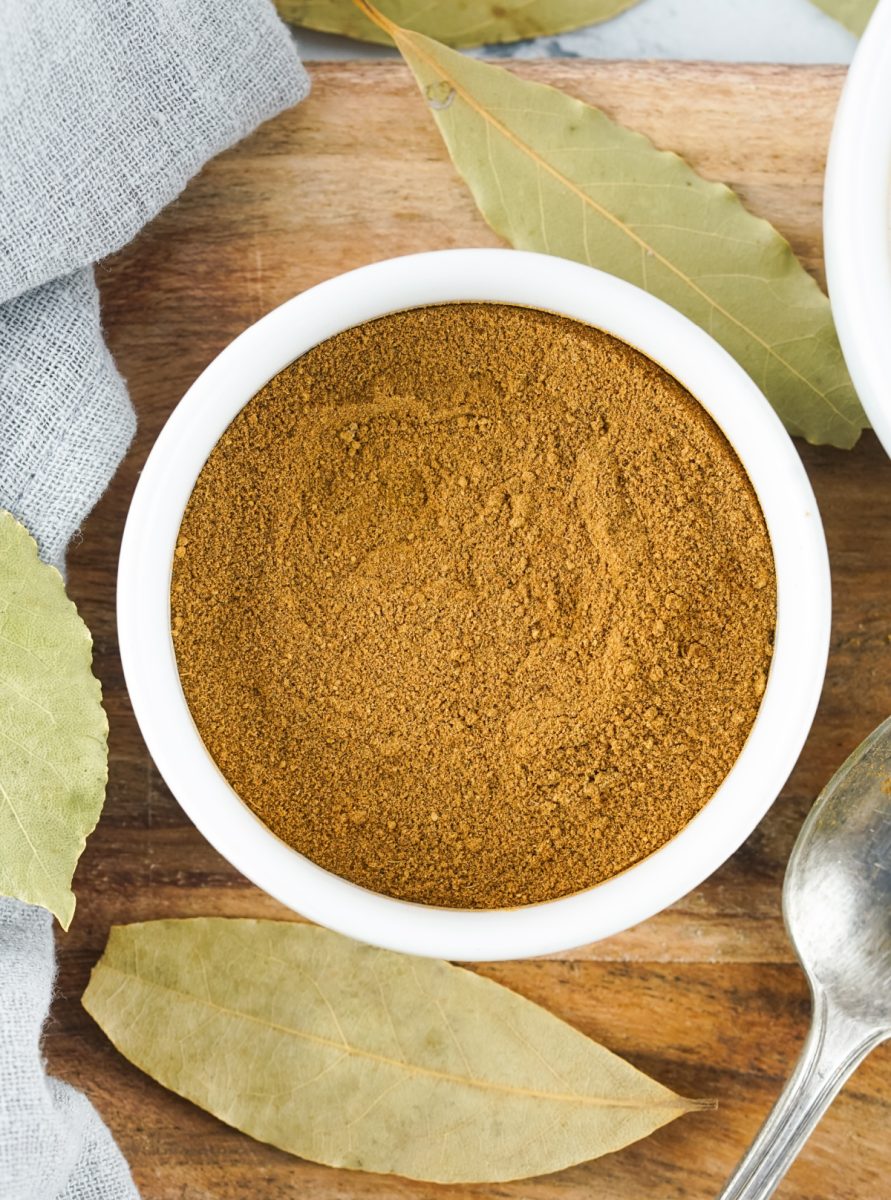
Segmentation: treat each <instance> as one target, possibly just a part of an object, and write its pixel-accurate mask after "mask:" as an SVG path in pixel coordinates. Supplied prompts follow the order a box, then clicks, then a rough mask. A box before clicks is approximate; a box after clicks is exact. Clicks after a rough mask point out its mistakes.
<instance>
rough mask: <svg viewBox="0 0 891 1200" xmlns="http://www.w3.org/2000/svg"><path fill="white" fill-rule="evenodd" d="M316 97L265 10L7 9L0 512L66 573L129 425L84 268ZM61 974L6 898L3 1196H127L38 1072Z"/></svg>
mask: <svg viewBox="0 0 891 1200" xmlns="http://www.w3.org/2000/svg"><path fill="white" fill-rule="evenodd" d="M308 88H309V84H308V80H307V77H306V74H305V72H304V70H303V68H302V67H301V65H300V63H299V60H298V58H297V55H296V51H295V50H294V47H293V44H292V41H291V38H290V35H289V33H288V31H287V29H286V28H285V26H283V25H282V24H281V22H280V21H279V20H278V18H277V16H276V15H275V12H274V10H273V8H272V5H271V3H270V0H0V507H4V508H7V509H9V510H10V511H11V512H13V513H14V514H15V515H16V516H17V517H18V518H19V520H21V521H22V522H23V523H24V524H25V525H27V526H28V528H29V529H30V530H31V532H32V533H33V534H34V536H35V537H36V538H37V541H38V544H39V545H40V548H41V553H42V554H43V557H44V558H45V559H47V560H48V561H50V562H53V563H55V564H56V565H57V566H59V567H60V568H61V567H62V566H63V565H64V554H65V548H66V546H67V544H68V542H69V541H70V539H71V536H72V534H73V533H74V532H75V530H76V529H77V528H78V526H79V525H80V523H81V521H82V520H83V519H84V517H85V516H86V515H87V513H88V512H89V511H90V509H91V508H92V507H93V505H94V504H95V502H96V500H97V499H98V498H99V496H100V495H101V494H102V492H103V491H104V489H105V487H106V485H107V483H108V481H109V479H110V478H111V476H112V474H113V473H114V471H115V468H116V467H117V465H118V463H119V461H120V459H121V457H122V456H123V454H124V452H125V451H126V449H127V446H128V445H129V442H130V439H131V437H132V435H133V430H134V417H133V410H132V407H131V405H130V401H129V399H128V397H127V392H126V387H125V385H124V381H123V380H122V378H121V376H120V374H119V373H118V371H117V369H116V368H115V365H114V363H113V361H112V359H111V356H110V355H109V353H108V350H107V349H106V347H105V345H104V342H103V340H102V332H101V324H100V315H99V302H98V296H97V292H96V286H95V283H94V281H93V272H92V265H91V264H92V263H94V262H95V261H96V260H98V259H100V258H102V257H103V256H105V255H106V254H109V253H111V252H112V251H114V250H117V249H118V248H119V247H121V246H123V245H124V244H125V243H126V242H128V241H129V240H130V239H131V238H132V237H133V236H134V235H135V234H136V233H137V232H138V230H139V229H140V228H141V227H142V226H143V225H144V224H145V222H146V221H148V220H150V219H151V218H152V217H153V216H154V215H155V213H157V212H158V211H159V209H161V208H163V207H164V205H165V204H167V203H169V201H171V200H172V199H173V198H174V197H175V196H176V195H177V194H178V193H179V192H180V191H181V190H182V188H183V186H184V185H185V183H186V182H187V181H188V179H189V178H190V177H191V176H192V175H193V174H195V172H196V171H198V170H199V169H200V168H201V166H202V165H203V164H204V163H205V162H206V161H207V160H208V159H209V158H211V157H212V156H213V155H214V154H216V153H218V152H219V151H220V150H223V149H224V148H225V147H227V146H230V145H232V144H233V143H234V142H236V141H237V140H238V139H239V138H241V137H243V136H244V135H245V134H247V133H249V132H250V131H251V130H252V129H254V128H255V127H256V126H257V125H258V124H260V123H261V122H262V121H264V120H266V119H267V118H269V117H271V116H273V115H274V114H276V113H277V112H279V111H281V110H282V109H284V108H287V107H289V106H290V105H293V104H296V103H297V102H298V101H299V100H301V99H302V98H303V96H305V95H306V92H307V91H308ZM0 671H2V660H0ZM0 853H2V847H0ZM54 973H55V964H54V957H53V936H52V926H51V920H50V917H49V914H48V913H46V912H44V911H43V910H42V909H38V908H33V907H30V906H28V905H24V904H20V903H18V902H17V901H14V900H8V899H3V898H0V1196H2V1200H117V1198H119V1197H135V1195H136V1192H135V1189H134V1186H133V1183H132V1180H131V1178H130V1172H129V1170H128V1169H127V1165H126V1163H125V1162H124V1160H123V1158H122V1156H121V1154H120V1151H119V1150H118V1148H117V1146H116V1145H115V1144H114V1141H113V1140H112V1138H111V1136H110V1134H109V1133H108V1131H107V1130H106V1129H105V1127H104V1125H103V1124H102V1122H101V1120H100V1119H99V1117H98V1115H97V1114H96V1112H95V1110H94V1109H93V1108H92V1106H91V1105H90V1104H89V1102H88V1101H87V1100H86V1099H85V1098H84V1097H83V1096H81V1095H80V1094H79V1093H77V1092H76V1091H74V1090H73V1089H72V1088H70V1087H68V1086H67V1085H66V1084H63V1083H60V1082H58V1081H57V1080H53V1079H49V1078H48V1077H47V1076H46V1074H45V1072H44V1069H43V1061H42V1057H41V1053H40V1047H39V1039H40V1034H41V1029H42V1027H43V1022H44V1020H45V1018H46V1014H47V1011H48V1008H49V1003H50V999H51V995H52V986H53V977H54Z"/></svg>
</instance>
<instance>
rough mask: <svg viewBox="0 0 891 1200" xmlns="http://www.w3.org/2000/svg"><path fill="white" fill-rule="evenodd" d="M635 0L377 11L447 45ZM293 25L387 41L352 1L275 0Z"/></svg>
mask: <svg viewBox="0 0 891 1200" xmlns="http://www.w3.org/2000/svg"><path fill="white" fill-rule="evenodd" d="M638 2H639V0H501V3H500V4H490V3H487V0H464V2H463V3H461V4H430V3H429V0H381V6H380V7H381V11H382V12H384V13H386V15H387V16H388V17H389V18H390V19H391V20H392V21H396V22H397V23H398V24H399V25H405V26H408V27H409V28H411V29H417V30H419V31H420V32H421V33H426V34H427V35H428V36H429V37H434V38H437V39H438V40H439V41H441V42H445V43H446V44H447V45H449V46H464V47H468V46H484V45H487V44H492V43H495V42H516V41H521V40H522V39H523V38H534V37H542V36H546V35H551V34H555V33H566V32H567V31H568V30H570V29H579V28H581V27H582V26H583V25H593V24H595V23H597V22H600V21H606V20H609V18H610V17H614V16H616V15H617V14H618V13H620V12H624V11H625V9H626V8H632V7H633V6H634V5H635V4H637V3H638ZM276 6H277V8H278V11H279V13H280V15H281V16H282V18H283V19H284V20H285V21H288V22H290V23H291V24H293V25H303V26H305V27H306V28H307V29H317V30H319V31H320V32H322V33H339V34H342V35H344V36H346V37H353V38H360V39H361V40H362V41H365V42H378V43H382V44H386V45H389V44H390V38H389V36H388V35H387V34H386V33H385V32H384V30H383V29H381V28H380V27H379V26H378V25H375V24H374V22H373V21H370V20H369V19H368V18H367V17H366V16H364V15H363V14H362V13H361V12H360V11H359V9H358V8H356V6H355V4H354V3H353V0H276Z"/></svg>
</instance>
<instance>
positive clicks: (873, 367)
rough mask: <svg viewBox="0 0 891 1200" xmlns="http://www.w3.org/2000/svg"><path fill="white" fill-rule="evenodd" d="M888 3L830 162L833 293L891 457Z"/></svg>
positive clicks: (873, 30) (845, 342) (858, 383)
mask: <svg viewBox="0 0 891 1200" xmlns="http://www.w3.org/2000/svg"><path fill="white" fill-rule="evenodd" d="M889 226H891V0H881V2H880V3H879V6H878V8H877V9H876V11H875V12H874V14H873V16H872V20H871V21H870V23H869V25H868V26H867V28H866V32H865V33H864V35H863V38H862V39H861V42H860V45H859V46H858V47H857V53H856V54H855V55H854V61H853V63H852V64H851V69H850V71H849V72H848V77H847V79H846V81H845V86H844V90H843V91H842V97H841V100H840V102H839V106H838V112H837V113H836V118H835V127H834V129H833V131H832V142H831V145H830V148H829V158H828V161H827V165H826V191H825V197H824V209H823V235H824V242H825V248H826V274H827V278H828V281H829V296H830V299H831V301H832V313H833V316H834V318H835V324H836V328H837V329H838V336H839V339H840V341H841V344H842V350H843V351H844V355H845V361H846V362H847V364H848V370H849V371H850V372H851V378H852V379H853V381H854V387H855V388H856V389H857V394H858V396H859V397H860V402H861V403H862V405H863V407H864V408H865V409H866V414H867V416H868V417H869V419H870V422H871V423H872V426H873V428H874V429H875V431H876V433H877V434H878V436H879V438H880V439H881V442H882V444H883V445H884V447H885V449H886V450H887V451H888V453H889V454H891V232H889Z"/></svg>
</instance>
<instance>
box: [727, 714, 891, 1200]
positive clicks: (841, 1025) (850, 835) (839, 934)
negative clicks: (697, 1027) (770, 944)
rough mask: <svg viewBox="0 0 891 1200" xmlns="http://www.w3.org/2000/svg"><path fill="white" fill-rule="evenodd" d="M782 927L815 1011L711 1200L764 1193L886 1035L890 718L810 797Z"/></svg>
mask: <svg viewBox="0 0 891 1200" xmlns="http://www.w3.org/2000/svg"><path fill="white" fill-rule="evenodd" d="M783 912H784V915H785V918H786V928H787V930H788V932H789V936H790V938H791V939H792V943H793V945H794V946H795V950H796V953H797V954H798V957H799V959H800V960H801V965H802V966H803V967H804V969H805V972H806V973H807V977H808V981H809V983H810V987H811V996H812V999H813V1020H812V1024H811V1029H810V1032H809V1034H808V1037H807V1041H806V1042H805V1045H804V1049H803V1050H802V1053H801V1057H800V1059H799V1061H798V1065H797V1066H796V1068H795V1072H794V1073H793V1075H792V1078H791V1079H790V1080H789V1082H788V1083H787V1084H786V1087H785V1088H784V1089H783V1091H782V1093H781V1094H780V1097H779V1099H778V1100H777V1102H776V1104H775V1105H774V1107H773V1110H772V1111H771V1113H770V1115H769V1116H768V1118H767V1120H766V1121H765V1122H764V1125H763V1126H762V1128H761V1132H760V1133H759V1134H758V1136H757V1137H756V1139H755V1141H754V1142H753V1144H752V1147H751V1149H750V1150H749V1152H748V1153H747V1154H746V1156H745V1157H744V1158H743V1160H742V1162H741V1163H740V1164H739V1166H738V1167H737V1169H736V1171H735V1172H734V1174H733V1177H732V1178H731V1180H730V1182H729V1183H728V1184H727V1186H726V1188H725V1189H724V1191H723V1192H722V1193H721V1197H720V1200H766V1197H768V1196H770V1195H772V1193H773V1191H774V1190H775V1188H776V1186H777V1184H778V1183H779V1181H780V1180H781V1179H782V1177H783V1176H784V1175H785V1173H786V1171H787V1170H788V1169H789V1167H790V1166H791V1164H792V1162H793V1160H794V1159H795V1156H796V1155H797V1154H798V1152H799V1150H800V1149H801V1147H802V1146H803V1145H804V1143H805V1141H806V1140H807V1138H808V1136H809V1135H810V1133H811V1132H812V1130H813V1128H814V1126H815V1125H816V1124H817V1122H818V1121H819V1119H820V1117H821V1116H822V1115H823V1113H824V1112H825V1111H826V1109H827V1108H828V1107H829V1105H830V1104H831V1103H832V1101H833V1100H834V1098H835V1097H836V1096H837V1095H838V1093H839V1091H840V1090H841V1088H842V1086H843V1085H844V1083H845V1081H846V1080H847V1079H848V1078H849V1077H850V1075H851V1074H852V1072H853V1071H854V1070H855V1069H856V1068H857V1066H858V1065H859V1064H860V1063H861V1062H862V1061H863V1059H864V1058H865V1057H866V1055H867V1054H869V1052H870V1051H871V1050H873V1049H874V1048H875V1047H876V1046H877V1045H878V1044H879V1043H880V1042H883V1041H885V1039H886V1038H888V1037H891V717H889V718H888V720H887V721H885V722H884V723H883V724H881V725H880V726H879V727H878V729H876V730H875V731H874V732H873V733H871V734H870V735H869V737H868V738H867V739H866V740H865V741H864V742H862V743H861V744H860V746H858V747H857V749H856V750H855V751H854V753H853V754H852V755H851V757H850V758H849V759H848V760H847V762H846V763H844V765H843V766H842V767H840V768H839V770H838V771H837V772H836V773H835V775H834V776H833V777H832V779H831V780H830V781H829V783H828V784H827V785H826V787H825V788H824V789H823V791H822V792H821V794H820V796H819V797H818V798H817V801H816V803H815V804H814V807H813V808H812V809H811V812H810V815H809V816H808V818H807V820H806V821H805V823H804V825H803V826H802V829H801V833H800V834H799V835H798V841H797V842H796V843H795V848H794V849H793V851H792V856H791V858H790V859H789V866H788V868H787V870H786V880H785V884H784V886H783Z"/></svg>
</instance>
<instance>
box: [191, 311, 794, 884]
mask: <svg viewBox="0 0 891 1200" xmlns="http://www.w3.org/2000/svg"><path fill="white" fill-rule="evenodd" d="M775 596H776V588H775V577H774V569H773V559H772V554H771V550H770V544H769V540H768V536H767V532H766V529H765V525H764V520H763V517H762V514H761V511H760V508H759V505H758V502H757V500H756V497H755V495H754V492H753V490H752V487H751V485H750V483H749V481H748V479H747V477H746V475H745V473H744V471H743V469H742V467H741V465H740V463H739V461H738V460H737V458H736V456H735V455H734V453H733V451H732V450H731V448H730V446H729V445H728V443H727V442H726V440H725V439H724V437H723V435H722V434H721V433H720V431H719V430H718V429H717V427H716V426H715V425H714V423H713V422H712V420H711V418H710V417H709V416H708V415H707V414H706V413H705V411H704V410H703V409H702V408H701V407H700V406H699V404H697V402H696V401H695V400H694V399H693V398H692V397H691V396H690V395H689V393H688V392H687V391H686V390H685V389H684V388H683V387H682V386H681V385H680V384H678V383H677V382H676V381H675V380H674V379H673V378H671V377H670V376H669V375H667V374H666V373H665V372H664V371H663V370H662V369H661V368H659V367H658V366H656V365H655V364H654V363H652V362H651V361H650V360H649V359H647V358H646V357H644V356H643V355H642V354H640V353H639V352H638V351H636V350H634V349H632V348H631V347H629V346H627V345H625V344H624V343H622V342H619V341H617V340H616V339H615V338H612V337H610V336H608V335H606V334H604V333H602V332H600V331H598V330H595V329H591V328H588V327H586V326H583V325H581V324H579V323H577V322H573V321H570V320H568V319H566V318H563V317H558V316H553V315H550V314H545V313H540V312H536V311H531V310H528V309H520V308H512V307H508V306H503V305H488V304H487V305H480V304H459V305H449V306H441V307H435V308H426V309H415V310H411V311H408V312H404V313H400V314H397V315H394V316H389V317H385V318H382V319H381V320H378V321H374V322H370V323H368V324H366V325H362V326H360V327H358V328H356V329H353V330H350V331H348V332H346V333H343V334H340V335H338V336H337V337H335V338H333V339H331V340H330V341H328V342H325V343H323V344H322V345H320V346H318V347H316V348H315V349H314V350H312V351H310V352H309V353H308V354H306V355H304V356H303V357H302V358H300V359H298V360H297V361H296V362H294V363H292V364H291V366H289V367H287V368H286V369H285V370H284V371H282V372H281V373H280V374H279V375H278V376H276V377H275V378H274V379H273V380H272V381H271V382H270V383H269V384H268V385H267V386H266V387H264V388H263V389H262V391H260V392H259V393H258V394H257V395H256V396H255V397H254V398H253V400H251V402H250V403H249V404H248V405H247V406H246V408H245V409H244V410H243V411H242V412H241V414H240V415H239V416H238V417H237V418H236V420H235V421H233V423H232V425H231V426H230V427H229V429H228V430H227V431H226V433H225V434H224V435H223V437H222V438H221V440H220V442H219V443H218V444H217V446H216V448H215V449H214V451H213V453H212V454H211V456H210V458H209V459H208V462H207V464H206V466H205V467H204V470H203V471H202V473H201V476H200V478H199V480H198V482H197V485H196V487H195V490H194V493H193V495H192V498H191V500H190V502H189V505H188V508H187V510H186V513H185V516H184V519H183V523H182V529H181V532H180V538H179V542H178V545H177V549H176V556H175V560H174V569H173V583H172V620H173V631H174V642H175V647H176V654H177V660H178V663H179V669H180V675H181V678H182V683H183V688H184V690H185V695H186V698H187V700H188V703H189V706H190V708H191V711H192V713H193V715H194V719H195V722H196V724H197V727H198V729H199V731H200V733H201V736H202V738H203V739H204V742H205V744H206V746H207V748H208V750H209V751H210V753H211V754H212V756H213V757H214V759H215V760H216V762H217V763H218V765H219V767H220V769H221V770H222V771H223V773H224V774H225V776H226V777H227V778H228V780H229V781H230V783H231V784H232V786H233V788H234V789H235V791H236V792H237V793H238V794H239V795H240V796H241V797H242V798H243V800H244V801H245V802H246V803H247V804H248V805H249V806H250V807H251V808H252V809H253V810H254V812H256V813H257V814H258V816H260V817H261V818H262V820H263V821H265V822H266V824H267V825H268V826H269V827H270V828H271V829H272V830H273V831H274V832H275V833H276V834H278V836H279V837H281V838H282V839H283V840H284V841H286V842H288V843H289V844H290V845H292V846H294V847H295V848H296V849H298V850H300V851H301V852H302V853H303V854H305V855H307V856H308V857H309V858H310V859H312V860H313V861H314V862H316V863H318V864H320V865H321V866H323V867H326V868H328V869H329V870H331V871H333V872H335V873H337V874H338V875H341V876H344V877H345V878H347V879H350V880H352V881H354V882H356V883H359V884H362V885H364V886H365V887H368V888H371V889H373V890H375V891H379V892H384V893H387V894H389V895H392V896H397V897H400V898H403V899H407V900H415V901H421V902H424V903H428V904H434V905H448V906H456V907H468V908H494V907H503V906H512V905H521V904H528V903H532V902H535V901H542V900H548V899H553V898H555V897H558V896H563V895H566V894H568V893H572V892H577V891H579V890H581V889H583V888H587V887H590V886H591V885H592V884H596V883H598V882H599V881H601V880H604V879H606V878H608V877H610V876H612V875H615V874H616V873H617V872H619V871H621V870H623V869H624V868H626V867H628V866H630V865H631V864H633V863H635V862H637V861H638V860H640V859H641V858H643V857H645V856H646V855H648V854H650V853H651V852H652V851H654V850H656V849H658V847H660V846H662V845H664V844H665V842H667V841H668V840H669V839H670V838H672V837H673V836H674V835H675V834H676V833H678V831H679V830H681V829H682V828H683V827H684V825H685V824H686V823H687V822H688V821H690V819H691V818H692V817H694V816H695V815H696V813H697V812H698V811H699V810H700V809H701V808H702V806H703V804H705V802H706V801H707V800H708V799H709V798H710V797H711V796H712V794H713V793H714V791H715V789H716V788H717V787H718V785H719V784H720V783H721V781H722V780H723V778H724V777H725V775H726V774H727V772H728V770H729V769H730V767H731V766H732V765H733V763H734V761H735V760H736V758H737V756H738V755H739V752H740V750H741V748H742V746H743V743H744V742H745V740H746V737H747V735H748V733H749V730H750V728H751V725H752V722H753V720H754V718H755V715H756V712H757V709H758V705H759V702H760V699H761V695H762V693H763V691H764V687H765V682H766V677H767V670H768V667H769V662H770V655H771V644H772V637H773V627H774V621H775V608H776V600H775Z"/></svg>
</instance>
